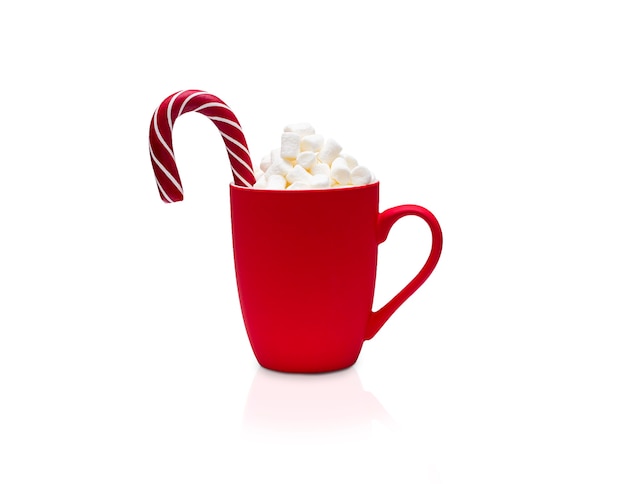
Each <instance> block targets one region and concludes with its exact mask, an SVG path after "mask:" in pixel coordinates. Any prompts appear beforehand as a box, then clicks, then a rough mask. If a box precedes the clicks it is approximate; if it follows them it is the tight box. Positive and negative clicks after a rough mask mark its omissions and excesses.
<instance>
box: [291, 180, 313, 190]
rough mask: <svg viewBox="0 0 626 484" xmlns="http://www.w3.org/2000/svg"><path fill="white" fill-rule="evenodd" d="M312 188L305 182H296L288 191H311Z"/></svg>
mask: <svg viewBox="0 0 626 484" xmlns="http://www.w3.org/2000/svg"><path fill="white" fill-rule="evenodd" d="M310 188H311V187H310V186H309V185H308V184H306V183H304V182H301V181H299V182H296V183H292V184H291V185H289V186H288V187H287V190H309V189H310Z"/></svg>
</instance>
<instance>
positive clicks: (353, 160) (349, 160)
mask: <svg viewBox="0 0 626 484" xmlns="http://www.w3.org/2000/svg"><path fill="white" fill-rule="evenodd" d="M339 156H341V157H342V158H343V159H344V160H346V163H347V164H348V168H350V170H354V169H355V168H356V167H357V166H358V165H359V163H358V162H357V161H356V158H355V157H354V156H352V155H348V154H346V153H341V154H340V155H339Z"/></svg>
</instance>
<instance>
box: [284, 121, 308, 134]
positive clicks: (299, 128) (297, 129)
mask: <svg viewBox="0 0 626 484" xmlns="http://www.w3.org/2000/svg"><path fill="white" fill-rule="evenodd" d="M283 131H284V132H285V133H298V134H299V135H300V137H303V136H308V135H312V134H315V129H314V128H313V126H311V125H310V124H309V123H293V124H288V125H287V126H285V129H284V130H283Z"/></svg>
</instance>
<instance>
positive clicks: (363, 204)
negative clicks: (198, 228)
mask: <svg viewBox="0 0 626 484" xmlns="http://www.w3.org/2000/svg"><path fill="white" fill-rule="evenodd" d="M230 194H231V220H232V235H233V250H234V258H235V271H236V278H237V286H238V291H239V299H240V303H241V310H242V314H243V320H244V323H245V327H246V331H247V334H248V338H249V340H250V344H251V346H252V350H253V352H254V354H255V356H256V358H257V361H258V362H259V364H260V365H261V366H263V367H265V368H268V369H272V370H278V371H285V372H303V373H312V372H325V371H332V370H339V369H342V368H346V367H349V366H351V365H353V364H354V363H355V361H356V360H357V358H358V356H359V353H360V351H361V347H362V345H363V342H364V340H365V339H369V338H370V337H371V336H373V334H375V332H376V331H377V330H378V328H379V327H380V326H382V324H383V323H384V321H385V320H386V319H387V318H388V317H389V315H390V314H391V312H393V311H394V310H395V309H396V308H397V306H399V305H400V304H401V303H402V302H403V301H404V299H406V298H404V299H403V300H402V301H399V302H398V301H396V304H394V306H395V307H394V308H391V310H390V312H389V315H384V318H383V320H382V322H380V321H379V322H376V321H373V320H375V319H376V318H375V317H373V316H375V315H376V313H372V304H373V298H374V287H375V281H376V264H377V253H378V244H379V243H380V242H381V241H382V240H384V238H386V232H388V230H389V228H390V227H391V225H393V223H394V222H395V220H392V221H390V222H388V223H387V225H388V227H387V228H384V227H383V228H382V230H383V231H385V234H384V236H383V237H381V214H379V211H378V201H379V184H378V183H374V184H370V185H365V186H359V187H347V188H338V189H325V190H259V189H251V188H244V187H238V186H235V185H231V189H230ZM400 216H402V215H400ZM433 218H434V217H433ZM381 238H382V240H381ZM439 252H440V249H439ZM438 257H439V255H438V254H437V258H438ZM435 263H436V261H435ZM433 267H434V265H433ZM430 270H431V271H432V269H430ZM426 277H428V275H426ZM426 277H424V279H425V278H426ZM405 289H406V288H405ZM414 290H415V289H413V290H412V291H411V293H412V292H413V291H414ZM406 297H408V296H406ZM379 319H380V318H379ZM372 325H375V326H378V325H380V326H378V327H375V328H373V327H372Z"/></svg>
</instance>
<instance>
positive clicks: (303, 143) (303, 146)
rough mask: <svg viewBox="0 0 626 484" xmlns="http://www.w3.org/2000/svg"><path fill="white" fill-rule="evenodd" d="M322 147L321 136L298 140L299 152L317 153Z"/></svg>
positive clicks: (305, 137)
mask: <svg viewBox="0 0 626 484" xmlns="http://www.w3.org/2000/svg"><path fill="white" fill-rule="evenodd" d="M322 146H324V137H323V136H322V135H321V134H311V135H308V136H303V137H302V139H301V140H300V151H314V152H315V153H318V152H319V151H320V150H321V149H322Z"/></svg>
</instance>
